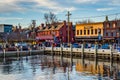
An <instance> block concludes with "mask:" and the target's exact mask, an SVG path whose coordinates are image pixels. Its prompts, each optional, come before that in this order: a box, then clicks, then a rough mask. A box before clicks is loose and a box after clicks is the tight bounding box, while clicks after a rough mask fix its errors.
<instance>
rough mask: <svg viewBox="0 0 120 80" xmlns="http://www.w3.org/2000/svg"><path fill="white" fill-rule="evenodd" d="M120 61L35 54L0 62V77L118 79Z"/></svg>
mask: <svg viewBox="0 0 120 80" xmlns="http://www.w3.org/2000/svg"><path fill="white" fill-rule="evenodd" d="M119 76H120V63H117V62H114V63H112V62H105V61H93V60H83V59H78V58H77V59H75V58H74V59H71V58H65V57H58V56H54V57H53V56H47V55H35V56H26V57H21V58H19V59H18V58H7V59H6V62H5V63H4V64H3V62H1V63H0V80H110V79H111V80H113V79H114V80H118V78H119Z"/></svg>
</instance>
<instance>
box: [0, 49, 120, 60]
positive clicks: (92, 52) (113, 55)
mask: <svg viewBox="0 0 120 80" xmlns="http://www.w3.org/2000/svg"><path fill="white" fill-rule="evenodd" d="M41 54H45V55H46V54H48V55H52V56H53V55H59V56H65V57H80V58H96V59H109V60H120V53H119V51H117V50H115V49H114V50H113V49H112V47H111V48H110V49H97V48H96V47H95V48H94V49H93V48H84V47H81V48H72V47H68V48H65V47H39V49H38V50H27V51H1V52H0V57H10V56H14V57H20V56H26V55H41Z"/></svg>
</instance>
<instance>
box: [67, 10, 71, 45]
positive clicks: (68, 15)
mask: <svg viewBox="0 0 120 80" xmlns="http://www.w3.org/2000/svg"><path fill="white" fill-rule="evenodd" d="M70 15H72V14H71V13H70V12H69V11H68V13H67V14H66V16H67V18H68V44H69V43H70V26H69V23H70Z"/></svg>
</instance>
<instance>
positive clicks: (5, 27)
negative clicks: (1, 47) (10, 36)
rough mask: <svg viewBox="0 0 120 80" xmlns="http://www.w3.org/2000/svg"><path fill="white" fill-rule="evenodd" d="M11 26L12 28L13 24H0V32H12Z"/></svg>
mask: <svg viewBox="0 0 120 80" xmlns="http://www.w3.org/2000/svg"><path fill="white" fill-rule="evenodd" d="M12 28H13V25H9V24H0V32H1V33H8V32H12Z"/></svg>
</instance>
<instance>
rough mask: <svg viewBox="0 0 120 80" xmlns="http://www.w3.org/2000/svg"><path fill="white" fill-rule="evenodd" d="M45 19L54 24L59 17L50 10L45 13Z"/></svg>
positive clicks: (47, 22)
mask: <svg viewBox="0 0 120 80" xmlns="http://www.w3.org/2000/svg"><path fill="white" fill-rule="evenodd" d="M44 19H45V21H46V24H52V23H54V22H57V17H56V15H55V14H54V13H52V12H49V13H45V14H44Z"/></svg>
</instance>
